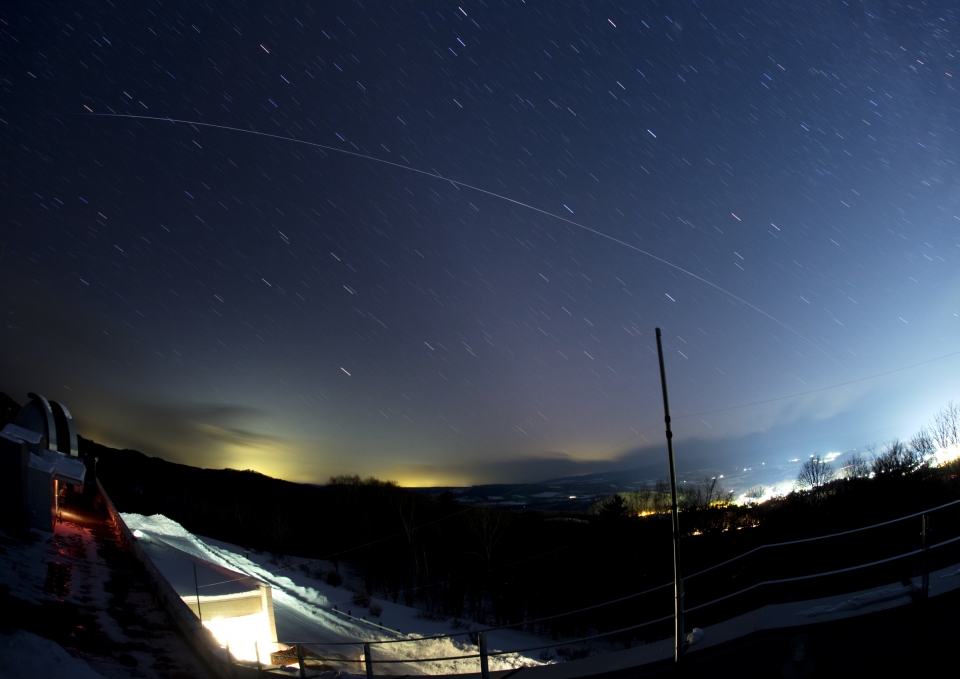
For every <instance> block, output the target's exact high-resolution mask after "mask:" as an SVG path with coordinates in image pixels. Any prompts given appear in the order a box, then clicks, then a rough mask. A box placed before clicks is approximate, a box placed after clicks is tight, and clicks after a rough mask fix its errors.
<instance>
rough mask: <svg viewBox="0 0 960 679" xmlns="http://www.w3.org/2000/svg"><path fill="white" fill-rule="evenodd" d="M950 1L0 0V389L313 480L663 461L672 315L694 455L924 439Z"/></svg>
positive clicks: (91, 430)
mask: <svg viewBox="0 0 960 679" xmlns="http://www.w3.org/2000/svg"><path fill="white" fill-rule="evenodd" d="M958 19H960V17H958V14H957V11H956V8H955V5H954V3H951V2H941V3H920V4H919V5H908V4H903V3H880V2H853V1H851V2H842V1H837V2H822V1H819V2H809V3H808V2H765V3H753V2H751V3H744V4H733V3H728V2H700V3H697V2H682V3H674V2H665V3H655V2H644V3H626V2H620V3H601V2H595V1H594V0H591V1H590V2H584V3H579V2H576V3H570V2H559V1H556V0H551V1H550V2H546V1H542V0H527V1H526V2H523V1H522V0H505V1H498V0H455V1H454V2H449V3H448V2H389V3H388V2H382V3H374V2H370V3H366V2H365V3H364V4H361V3H359V2H312V3H295V2H272V3H254V2H249V3H210V4H206V3H202V2H177V1H170V2H163V3H160V2H149V1H145V2H136V3H119V2H116V3H114V2H110V1H109V0H94V1H91V2H85V3H66V2H61V3H57V2H31V3H4V5H3V7H2V8H0V20H2V24H0V35H2V51H0V58H2V77H0V88H2V94H0V118H2V124H0V137H2V142H0V143H2V147H0V148H2V156H0V207H2V220H3V221H2V224H3V229H2V243H0V251H2V253H0V313H2V315H3V324H2V325H0V376H2V384H0V389H2V390H4V391H6V392H7V393H9V394H10V395H11V396H13V397H14V398H15V399H17V400H19V401H20V402H23V401H24V400H25V398H26V392H27V391H38V392H41V393H43V394H45V395H46V396H47V397H49V398H54V399H56V400H59V401H62V402H64V403H65V404H67V405H68V406H69V407H70V408H71V409H72V411H73V413H74V416H75V417H76V419H77V421H78V426H79V429H80V432H81V434H83V435H85V436H87V437H88V438H93V439H95V440H97V441H99V442H102V443H106V444H109V445H114V446H121V447H132V448H137V449H139V450H142V451H143V452H145V453H148V454H151V455H161V456H162V457H165V458H167V459H170V460H173V461H177V462H185V463H189V464H194V465H199V466H209V467H224V466H229V467H234V468H241V469H245V468H252V469H256V470H259V471H261V472H264V473H267V474H271V475H274V476H281V477H284V478H288V479H291V480H298V481H311V482H322V481H325V480H326V479H327V478H328V477H329V476H330V475H332V474H340V473H359V474H362V475H368V474H373V475H376V476H378V477H380V478H391V479H396V480H398V481H400V482H401V483H403V484H407V485H435V484H467V483H480V482H494V481H536V480H542V479H547V478H551V477H557V476H561V475H569V474H576V473H587V472H596V471H600V470H610V469H620V468H628V467H638V466H646V465H653V466H654V467H655V469H659V470H661V473H666V466H665V459H666V452H665V439H664V435H663V424H662V418H663V411H662V403H661V394H660V383H659V373H658V367H657V357H656V341H655V337H654V328H655V327H658V326H659V327H661V328H662V329H663V337H664V350H665V360H666V367H667V375H668V380H669V387H670V396H671V406H672V408H673V414H674V431H675V434H676V439H675V440H676V451H677V460H678V461H677V465H678V467H679V468H680V469H681V470H684V471H687V472H690V473H693V472H694V471H697V472H698V473H699V471H705V473H706V472H712V473H723V472H724V470H727V471H728V472H729V471H730V470H733V469H734V468H736V467H742V466H747V465H758V464H760V463H761V462H767V463H769V464H773V463H784V462H785V461H786V460H788V459H791V458H794V457H805V456H807V455H810V454H820V455H822V454H825V453H827V452H830V451H844V450H850V449H852V448H854V447H858V446H859V447H862V446H864V445H866V444H870V443H877V444H880V445H882V443H883V442H884V441H887V440H889V439H891V438H893V437H908V436H910V435H911V434H913V433H914V432H915V431H916V430H917V429H918V428H919V427H921V426H923V425H924V424H925V423H926V422H927V421H928V420H929V418H930V417H931V416H932V415H933V413H934V412H935V411H936V409H937V408H938V407H939V406H940V405H942V404H943V403H945V402H946V401H947V400H949V399H951V398H957V397H960V388H958V385H960V380H958V376H960V355H956V354H957V352H960V334H958V330H960V318H958V316H957V313H958V312H960V217H958V215H960V168H958V165H957V163H958V162H960V154H958V150H960V134H958V127H960V97H958V91H957V87H958V83H957V82H955V81H957V80H960V73H956V74H955V73H954V69H958V70H960V55H958V54H957V50H958V49H960V46H958V39H960V22H958ZM955 75H956V77H954V76H955ZM91 114H96V115H91ZM105 114H106V115H105ZM113 114H117V115H122V116H144V117H152V118H153V119H136V118H132V117H122V118H121V117H113V118H112V117H108V116H110V115H113ZM166 118H170V119H175V120H179V121H193V122H194V123H196V124H189V123H187V122H179V123H172V122H167V121H165V120H163V119H166ZM200 123H203V124H204V125H207V126H201V125H200ZM216 126H222V127H216ZM226 128H235V129H226ZM250 131H255V132H256V133H259V134H252V133H251V132H250ZM265 135H275V136H276V137H284V138H288V139H286V140H285V139H278V138H276V137H269V136H265ZM294 140H295V141H294ZM318 145H319V146H318ZM321 147H322V148H321ZM450 180H453V181H450ZM478 189H480V190H478ZM951 354H954V355H951ZM934 359H936V360H934ZM920 363H923V365H916V364H920ZM909 366H914V367H909ZM901 368H906V369H904V370H899V369H901ZM897 370H899V371H898V372H893V373H892V374H888V375H884V376H880V377H874V376H876V375H880V374H881V373H888V372H889V371H897ZM862 378H872V379H866V380H862V381H857V382H854V381H855V380H861V379H862ZM844 383H850V384H846V386H839V387H835V388H830V389H824V388H825V387H833V386H834V385H841V384H844ZM814 390H820V391H815V392H814V393H807V392H812V391H814ZM796 394H804V395H800V396H795V395H796ZM782 397H789V398H782ZM771 399H779V400H775V401H772V402H770V403H766V404H762V405H749V404H755V403H757V402H762V401H768V400H771ZM742 405H743V406H746V407H742V408H737V409H732V410H722V409H728V408H731V407H733V406H742ZM716 411H721V412H716ZM657 465H659V466H657Z"/></svg>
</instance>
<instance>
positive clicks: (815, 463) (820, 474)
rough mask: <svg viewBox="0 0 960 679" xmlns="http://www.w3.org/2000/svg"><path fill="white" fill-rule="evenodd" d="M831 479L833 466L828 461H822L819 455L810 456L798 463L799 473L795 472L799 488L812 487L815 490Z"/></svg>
mask: <svg viewBox="0 0 960 679" xmlns="http://www.w3.org/2000/svg"><path fill="white" fill-rule="evenodd" d="M832 480H833V466H831V465H830V463H829V462H824V461H823V460H821V459H820V458H819V457H811V458H810V459H809V460H807V461H806V462H804V463H803V464H802V465H800V473H799V474H797V485H798V486H799V487H800V488H812V489H814V490H816V489H818V488H821V487H822V486H824V485H826V484H827V483H829V482H830V481H832Z"/></svg>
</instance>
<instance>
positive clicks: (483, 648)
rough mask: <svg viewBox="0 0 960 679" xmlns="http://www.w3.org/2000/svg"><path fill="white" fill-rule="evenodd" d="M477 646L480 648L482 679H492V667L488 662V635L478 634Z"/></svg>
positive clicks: (484, 633)
mask: <svg viewBox="0 0 960 679" xmlns="http://www.w3.org/2000/svg"><path fill="white" fill-rule="evenodd" d="M477 637H478V638H477V646H479V647H480V679H490V665H489V664H488V662H487V633H486V632H479V633H478V634H477Z"/></svg>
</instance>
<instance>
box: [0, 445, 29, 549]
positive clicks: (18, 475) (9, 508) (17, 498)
mask: <svg viewBox="0 0 960 679" xmlns="http://www.w3.org/2000/svg"><path fill="white" fill-rule="evenodd" d="M29 463H30V451H29V450H27V444H25V443H24V442H23V441H20V440H19V439H15V438H12V437H10V436H6V435H5V434H0V524H2V525H3V526H4V527H6V528H8V529H10V530H13V531H21V530H24V529H25V528H26V527H27V525H28V524H27V517H28V512H27V468H28V466H29Z"/></svg>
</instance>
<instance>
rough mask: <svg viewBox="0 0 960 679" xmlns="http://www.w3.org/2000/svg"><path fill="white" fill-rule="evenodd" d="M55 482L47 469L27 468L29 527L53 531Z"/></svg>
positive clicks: (55, 513) (55, 518)
mask: <svg viewBox="0 0 960 679" xmlns="http://www.w3.org/2000/svg"><path fill="white" fill-rule="evenodd" d="M56 483H57V482H56V481H55V480H54V479H53V475H52V474H51V473H50V472H49V471H45V470H42V469H34V468H32V467H30V468H28V469H27V518H28V524H29V526H30V527H31V528H36V529H38V530H45V531H48V532H50V533H52V532H53V526H54V524H55V523H56V520H57V488H56Z"/></svg>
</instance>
